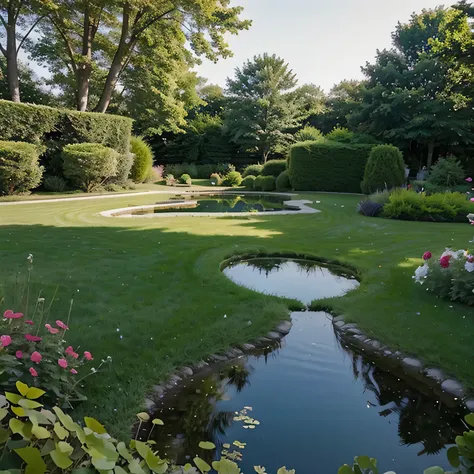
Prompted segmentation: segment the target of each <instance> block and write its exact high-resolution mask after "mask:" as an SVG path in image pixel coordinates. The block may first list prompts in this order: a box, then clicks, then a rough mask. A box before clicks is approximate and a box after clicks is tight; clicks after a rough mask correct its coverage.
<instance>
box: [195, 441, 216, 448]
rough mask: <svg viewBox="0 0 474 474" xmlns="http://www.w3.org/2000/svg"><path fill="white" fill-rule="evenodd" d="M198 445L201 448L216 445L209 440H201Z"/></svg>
mask: <svg viewBox="0 0 474 474" xmlns="http://www.w3.org/2000/svg"><path fill="white" fill-rule="evenodd" d="M199 447H200V448H201V449H216V445H215V444H214V443H211V442H210V441H201V442H200V443H199Z"/></svg>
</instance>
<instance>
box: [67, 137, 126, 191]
mask: <svg viewBox="0 0 474 474" xmlns="http://www.w3.org/2000/svg"><path fill="white" fill-rule="evenodd" d="M119 157H120V155H119V154H118V153H117V152H116V151H115V150H112V148H107V147H106V146H103V145H98V144H97V143H76V144H72V145H66V146H65V147H64V148H63V152H62V158H63V172H64V176H65V177H66V179H67V180H68V181H69V182H70V183H71V184H72V185H73V186H75V187H78V188H80V189H83V190H84V191H87V192H90V191H92V190H93V189H94V188H95V187H97V186H99V185H101V184H103V183H104V182H105V181H106V180H107V179H110V178H112V177H114V176H116V174H117V164H118V160H119Z"/></svg>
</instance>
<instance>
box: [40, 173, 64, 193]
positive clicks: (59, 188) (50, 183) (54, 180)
mask: <svg viewBox="0 0 474 474" xmlns="http://www.w3.org/2000/svg"><path fill="white" fill-rule="evenodd" d="M43 188H44V189H45V190H46V191H51V192H53V193H62V192H63V191H65V190H66V188H67V183H66V181H65V180H64V179H63V178H61V176H54V175H45V177H44V179H43Z"/></svg>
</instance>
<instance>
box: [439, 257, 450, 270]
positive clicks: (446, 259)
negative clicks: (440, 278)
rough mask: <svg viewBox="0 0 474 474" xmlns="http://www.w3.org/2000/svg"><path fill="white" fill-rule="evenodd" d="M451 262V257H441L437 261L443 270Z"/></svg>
mask: <svg viewBox="0 0 474 474" xmlns="http://www.w3.org/2000/svg"><path fill="white" fill-rule="evenodd" d="M450 260H451V255H445V256H444V257H441V258H440V259H439V264H440V265H441V266H442V267H443V268H448V267H449V261H450Z"/></svg>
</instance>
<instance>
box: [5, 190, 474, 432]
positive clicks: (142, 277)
mask: <svg viewBox="0 0 474 474" xmlns="http://www.w3.org/2000/svg"><path fill="white" fill-rule="evenodd" d="M300 198H301V199H310V200H312V201H315V202H316V201H320V202H319V203H315V204H314V207H316V208H318V209H320V210H321V211H322V212H321V213H318V214H313V215H295V216H264V215H256V216H251V217H242V218H220V219H218V218H202V217H199V218H196V217H195V218H193V217H179V218H157V219H136V220H135V219H114V218H105V217H101V216H100V215H99V212H100V211H102V210H105V209H110V208H118V207H126V206H129V205H135V204H137V205H139V204H151V203H153V202H158V201H160V200H163V199H166V196H161V195H155V196H133V195H130V196H127V197H121V198H116V199H106V200H101V199H97V200H88V201H80V202H79V201H78V202H74V201H71V202H58V203H48V204H47V205H46V204H44V205H42V204H41V203H35V204H31V205H30V204H25V205H21V206H3V207H0V241H1V242H2V246H1V249H0V257H1V262H2V276H1V280H0V281H1V283H2V284H3V287H4V292H5V294H6V297H7V298H8V297H9V288H10V285H11V284H12V283H13V281H14V280H15V278H16V274H17V272H18V271H21V270H22V269H25V267H26V257H27V255H28V253H32V254H34V258H35V262H34V267H35V268H34V274H33V285H34V287H35V288H36V289H37V290H39V289H42V290H43V295H44V296H46V297H47V298H48V297H51V296H52V295H53V293H54V291H55V289H56V287H58V292H57V296H56V301H55V302H54V305H53V312H54V315H55V316H56V315H57V316H58V317H60V316H63V314H65V313H66V312H67V308H68V306H69V300H70V298H71V297H73V298H74V309H73V314H72V324H71V326H72V330H71V331H70V335H69V336H70V342H71V343H73V345H80V346H81V348H82V349H83V350H91V351H92V352H93V353H94V356H95V357H96V358H97V359H100V358H102V357H105V356H107V355H111V356H112V357H113V359H114V361H113V364H112V365H111V366H110V368H109V369H107V371H106V372H104V373H102V374H99V375H98V376H97V377H95V378H92V377H91V378H90V379H89V382H88V395H89V397H90V402H88V403H87V404H86V406H85V407H84V409H87V410H88V412H89V413H91V414H93V415H95V416H97V417H98V418H99V419H100V420H101V421H103V422H105V423H107V424H108V425H109V426H111V429H112V430H113V431H115V432H119V431H126V430H127V429H128V426H129V423H130V420H131V417H132V415H133V414H134V413H135V412H136V411H137V410H138V409H139V408H141V404H142V403H143V400H144V396H145V394H146V392H147V390H148V389H149V388H150V387H151V386H152V385H153V384H156V383H159V381H160V380H162V379H163V378H164V377H165V376H166V374H167V373H168V372H169V371H170V370H172V369H173V368H175V367H179V366H182V365H183V364H188V363H192V362H193V361H195V360H197V359H199V358H202V357H205V356H206V355H208V354H210V353H212V352H215V351H219V350H223V349H225V348H227V347H228V346H229V345H231V344H235V343H239V342H244V341H246V340H248V339H251V338H252V337H256V336H259V335H262V334H263V333H264V332H265V331H268V330H269V329H271V328H272V326H273V325H274V324H275V322H276V321H279V320H280V319H282V318H284V317H286V315H287V314H288V309H287V307H288V304H287V302H285V301H283V300H279V299H277V298H274V297H270V296H265V295H261V294H258V293H255V292H252V291H250V290H246V289H244V288H241V287H238V286H237V285H235V284H233V283H232V282H230V281H229V280H227V279H226V278H225V277H224V276H223V275H222V274H221V273H220V271H219V264H220V262H221V261H222V260H223V259H224V258H226V257H228V256H229V255H230V254H232V253H235V252H240V251H242V252H244V251H248V250H253V249H264V250H266V251H267V252H271V251H285V250H287V251H296V252H300V253H307V254H311V255H315V256H322V257H325V258H328V259H338V260H341V261H343V262H347V263H350V264H351V265H354V266H356V267H357V268H358V269H359V271H360V272H361V274H362V284H361V286H360V288H359V289H358V290H357V291H355V292H352V293H350V294H348V295H346V296H344V297H342V298H337V299H333V300H331V305H332V306H333V307H334V308H335V309H336V310H337V311H340V312H341V313H344V314H345V315H346V317H347V319H349V320H353V321H357V322H358V323H359V324H360V325H361V327H363V329H364V330H365V331H366V332H367V333H368V334H372V335H374V336H376V337H377V338H378V339H380V340H382V341H383V342H385V343H387V344H389V345H391V346H392V347H394V348H400V349H402V350H404V351H406V352H410V353H413V354H415V355H417V356H418V357H421V358H423V359H425V360H426V361H428V362H431V363H433V364H434V365H438V366H441V367H443V368H444V369H445V370H446V371H448V372H450V373H452V374H453V375H455V376H457V377H459V378H460V379H461V380H463V381H464V382H465V383H466V384H468V385H469V386H470V387H472V388H474V376H473V375H472V367H471V361H472V344H471V342H472V340H473V337H474V317H473V315H472V309H469V308H467V307H465V306H461V305H457V304H453V303H451V302H447V301H442V300H438V299H436V298H435V297H434V296H433V295H432V294H427V293H426V292H425V291H424V289H423V287H421V286H419V285H415V284H414V283H413V281H412V278H411V275H412V273H413V271H414V269H415V267H416V266H417V265H418V264H419V261H420V258H419V257H420V256H421V255H422V253H423V252H424V251H425V250H432V251H435V252H436V251H439V250H441V249H443V248H444V247H445V246H446V245H453V246H454V247H455V248H466V247H467V246H468V245H469V244H468V241H469V240H470V239H471V238H472V227H470V226H468V225H467V224H466V225H463V224H436V223H418V222H401V221H392V220H384V219H373V218H367V217H363V216H361V215H358V214H357V213H356V212H355V206H356V204H357V202H358V200H359V197H357V196H341V195H333V194H331V195H329V194H300V195H299V196H298V199H300ZM224 315H226V316H227V317H226V318H224ZM249 321H250V322H251V324H249Z"/></svg>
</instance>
